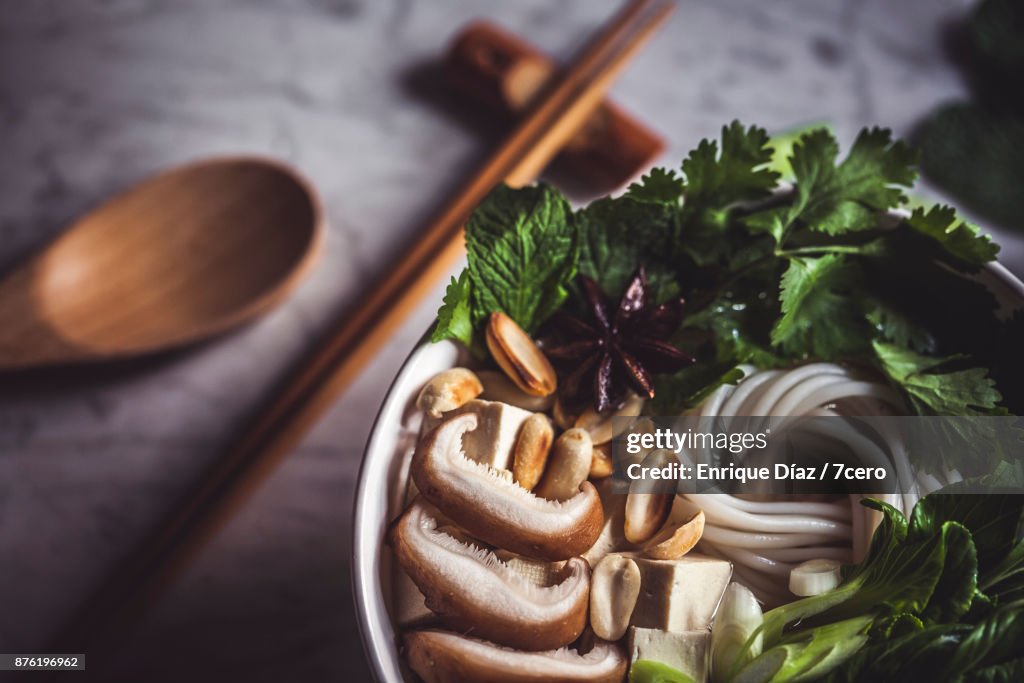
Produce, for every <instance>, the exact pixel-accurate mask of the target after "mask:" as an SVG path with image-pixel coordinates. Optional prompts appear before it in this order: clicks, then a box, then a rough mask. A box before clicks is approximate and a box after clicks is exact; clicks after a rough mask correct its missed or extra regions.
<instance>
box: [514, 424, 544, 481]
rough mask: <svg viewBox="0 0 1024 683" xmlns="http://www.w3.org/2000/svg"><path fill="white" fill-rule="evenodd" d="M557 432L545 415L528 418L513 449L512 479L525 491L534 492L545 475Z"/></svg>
mask: <svg viewBox="0 0 1024 683" xmlns="http://www.w3.org/2000/svg"><path fill="white" fill-rule="evenodd" d="M554 438H555V430H554V429H553V428H552V427H551V420H549V419H548V416H547V415H544V414H543V413H534V414H533V415H531V416H530V417H528V418H526V421H525V422H523V426H522V427H520V428H519V434H518V435H517V436H516V442H515V446H514V447H513V449H512V477H513V479H514V480H515V482H516V483H517V484H519V485H520V486H522V487H523V488H524V489H530V490H533V488H534V487H535V486H536V485H537V483H538V482H539V481H540V478H541V476H542V475H543V474H544V467H545V465H546V464H547V461H548V455H549V454H550V452H551V442H552V441H553V440H554Z"/></svg>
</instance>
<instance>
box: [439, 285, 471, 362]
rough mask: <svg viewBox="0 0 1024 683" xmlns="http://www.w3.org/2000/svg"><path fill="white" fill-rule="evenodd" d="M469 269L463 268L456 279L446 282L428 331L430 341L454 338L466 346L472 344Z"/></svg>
mask: <svg viewBox="0 0 1024 683" xmlns="http://www.w3.org/2000/svg"><path fill="white" fill-rule="evenodd" d="M470 291H471V290H470V285H469V271H468V270H463V271H462V273H461V274H460V275H459V278H458V279H457V280H456V279H455V278H452V281H451V282H450V283H449V284H448V289H446V290H445V293H444V303H443V304H441V308H440V309H439V310H438V311H437V324H436V325H434V331H433V332H431V333H430V341H432V342H439V341H442V340H444V339H455V340H457V341H460V342H462V343H463V344H465V345H466V346H467V347H468V346H472V344H473V320H472V317H471V313H470Z"/></svg>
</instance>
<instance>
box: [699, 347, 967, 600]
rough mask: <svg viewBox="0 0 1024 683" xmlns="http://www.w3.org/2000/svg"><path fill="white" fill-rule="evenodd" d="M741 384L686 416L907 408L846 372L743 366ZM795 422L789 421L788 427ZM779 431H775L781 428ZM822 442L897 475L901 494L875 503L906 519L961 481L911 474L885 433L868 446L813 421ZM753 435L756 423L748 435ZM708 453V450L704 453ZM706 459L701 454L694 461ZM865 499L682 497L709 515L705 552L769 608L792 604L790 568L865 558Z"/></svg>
mask: <svg viewBox="0 0 1024 683" xmlns="http://www.w3.org/2000/svg"><path fill="white" fill-rule="evenodd" d="M743 371H744V373H745V374H746V376H745V378H744V379H743V380H742V381H740V382H739V383H738V384H737V385H735V386H732V385H724V386H722V387H720V388H719V389H717V390H716V391H715V392H714V393H713V394H712V395H711V396H709V397H708V398H707V399H706V400H705V401H704V403H703V404H702V405H701V406H700V408H699V409H697V410H695V411H693V412H691V413H689V414H688V415H687V416H686V417H687V419H688V420H690V421H693V422H696V421H700V420H707V419H710V418H716V417H754V418H759V422H765V421H767V419H768V417H775V418H779V417H785V418H792V419H793V420H795V419H799V418H802V417H819V416H856V415H865V416H868V415H887V414H888V415H892V414H899V412H900V411H902V410H903V405H902V402H901V401H900V399H899V397H898V396H897V395H896V394H895V392H893V391H892V390H891V389H890V388H889V387H887V386H885V385H883V384H880V383H876V382H871V381H864V380H863V379H860V378H857V377H855V376H853V375H852V374H851V372H850V371H849V370H848V369H847V368H844V367H842V366H840V365H836V364H833V363H810V364H807V365H804V366H801V367H798V368H794V369H792V370H765V371H757V370H755V369H754V368H751V367H749V366H745V367H743ZM790 421H791V420H788V419H787V420H783V421H782V422H783V423H788V422H790ZM776 424H778V423H777V422H776V423H773V425H772V426H773V428H775V426H776ZM810 426H811V428H812V429H811V431H813V432H814V433H815V434H816V435H817V437H819V438H824V439H827V440H831V441H833V442H839V443H842V444H844V445H845V446H846V447H847V448H849V450H850V452H851V453H852V455H853V457H855V458H858V459H859V461H860V462H861V463H863V464H865V465H869V466H872V467H884V468H886V469H887V470H889V471H890V472H892V471H895V473H896V475H897V477H898V478H899V481H900V484H901V490H904V491H907V493H903V494H885V495H877V496H873V497H876V498H878V499H880V500H882V501H884V502H886V503H889V504H890V505H893V506H894V507H896V508H897V509H900V510H901V511H903V512H904V513H907V512H909V511H910V509H911V508H912V507H913V505H914V504H915V503H916V502H917V500H918V499H919V498H920V496H921V492H922V491H929V490H935V489H937V488H940V487H941V486H942V484H943V483H944V482H942V481H940V478H941V479H944V480H945V481H946V482H952V481H957V480H958V479H959V478H960V475H959V473H957V472H956V471H947V472H942V473H941V474H940V475H939V477H938V478H937V477H935V476H932V475H929V474H924V473H917V474H916V475H915V474H914V473H913V471H912V470H911V467H910V462H909V460H908V458H907V450H906V446H905V445H904V443H903V442H902V440H901V439H900V437H899V435H898V434H896V433H894V432H895V430H891V429H888V428H884V427H883V428H882V429H880V430H879V433H875V435H874V436H876V437H877V439H875V438H871V437H869V436H867V435H866V434H864V433H863V432H861V431H860V430H858V429H857V428H856V427H855V426H853V425H852V424H849V423H839V422H836V423H832V422H825V421H814V422H811V423H810ZM754 428H757V427H756V426H755V425H751V429H754ZM702 450H703V449H702ZM691 455H692V456H693V457H697V458H699V457H701V455H703V454H701V453H693V454H691ZM863 497H864V496H863V495H862V494H854V495H849V496H837V497H835V498H834V499H832V500H829V501H823V502H822V501H818V500H800V499H793V498H790V499H783V500H750V499H747V498H741V497H737V496H732V495H727V494H684V498H685V499H686V500H687V501H688V502H689V503H691V504H693V505H695V506H698V507H700V508H702V509H703V510H704V515H705V518H706V520H707V521H706V524H705V527H704V535H703V537H702V539H701V542H700V545H699V548H700V550H701V551H702V552H705V553H707V554H708V555H712V556H714V557H720V558H723V559H727V560H730V561H731V562H732V563H733V566H734V571H735V574H736V578H737V579H738V580H739V581H741V582H742V583H744V584H745V585H747V587H748V588H750V589H751V590H752V591H753V592H754V594H755V595H756V596H757V597H758V599H760V600H762V601H764V602H765V603H766V604H767V605H769V606H773V605H777V604H781V603H784V602H788V601H790V600H792V599H793V597H794V596H793V595H792V594H790V593H789V590H788V580H789V572H790V570H791V569H792V568H793V567H794V566H796V564H799V563H800V562H804V561H806V560H811V559H818V558H825V559H835V560H839V561H842V562H849V561H859V560H861V559H863V557H864V555H865V553H866V552H867V548H868V546H869V545H870V542H871V536H872V534H873V533H874V529H875V527H877V525H878V524H879V522H880V520H881V513H879V512H878V511H876V510H871V509H869V508H865V507H864V506H862V505H860V501H861V499H862V498H863Z"/></svg>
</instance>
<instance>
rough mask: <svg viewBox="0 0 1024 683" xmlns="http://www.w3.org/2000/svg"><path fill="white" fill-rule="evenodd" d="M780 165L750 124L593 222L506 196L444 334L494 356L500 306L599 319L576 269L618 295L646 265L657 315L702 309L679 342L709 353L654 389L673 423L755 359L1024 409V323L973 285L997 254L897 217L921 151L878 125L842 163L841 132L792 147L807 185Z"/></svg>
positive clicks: (531, 323) (450, 300) (977, 409)
mask: <svg viewBox="0 0 1024 683" xmlns="http://www.w3.org/2000/svg"><path fill="white" fill-rule="evenodd" d="M771 159H772V148H771V146H770V140H769V138H768V135H767V134H766V133H765V131H764V130H763V129H761V128H757V127H744V126H742V125H741V124H739V123H738V122H733V123H732V124H730V125H728V126H725V127H724V128H723V129H722V137H721V142H720V143H719V142H716V141H709V140H704V141H702V142H701V143H700V144H699V145H698V147H697V148H696V149H695V150H694V151H692V152H691V153H690V154H689V155H688V156H687V158H686V159H685V160H684V162H683V164H682V169H681V173H677V172H674V171H671V170H666V169H654V170H653V171H651V173H649V174H648V175H646V176H644V178H642V179H641V180H640V182H638V183H635V184H634V185H632V186H631V187H630V188H629V189H628V190H627V191H626V192H625V193H624V194H623V195H622V196H620V197H617V198H607V199H602V200H599V201H596V202H594V203H592V204H590V205H589V206H587V207H586V208H583V209H579V210H576V211H572V210H571V209H570V208H569V205H568V203H567V201H566V200H565V199H564V198H563V197H562V195H561V194H560V193H559V192H557V191H556V190H554V189H553V188H551V187H549V186H547V185H543V184H542V185H538V186H536V187H530V188H526V189H522V190H511V189H508V188H505V187H501V188H498V189H496V190H495V191H494V193H493V194H492V195H491V196H490V197H488V199H487V200H485V201H484V202H483V204H482V205H481V206H480V207H479V208H478V209H477V211H476V212H474V214H473V217H472V218H471V219H470V221H469V223H468V225H467V227H466V240H467V247H468V260H469V267H468V268H467V270H466V272H464V273H463V274H462V275H461V276H460V278H459V279H457V280H453V282H452V284H451V285H450V286H449V288H448V292H447V294H446V296H445V303H444V305H443V306H442V308H441V310H440V311H439V313H438V325H437V327H436V328H435V330H434V333H433V339H434V340H440V339H446V338H453V339H458V340H460V341H462V342H464V343H466V344H467V345H470V346H471V347H472V346H474V345H478V344H479V341H478V340H479V339H480V334H481V330H482V327H481V323H482V321H483V320H484V319H486V316H487V315H488V314H489V313H490V312H492V311H495V310H501V311H504V312H505V313H507V314H508V315H509V316H511V317H512V318H513V319H514V320H515V321H516V322H517V323H519V324H520V325H521V326H522V327H523V328H524V329H526V330H527V331H529V332H531V333H535V332H536V331H537V330H538V329H539V327H540V325H541V324H542V323H543V322H544V321H545V320H546V319H548V318H549V317H550V316H551V315H552V314H553V313H554V312H555V311H556V310H557V309H559V308H560V307H562V306H563V305H564V306H565V307H566V310H567V311H574V312H579V311H581V310H585V308H586V299H585V297H584V296H583V294H582V292H583V287H582V286H581V285H580V280H579V278H577V277H576V273H577V272H578V273H580V274H582V275H585V276H587V277H589V278H591V279H592V280H593V281H594V282H595V283H596V284H597V285H598V286H599V287H600V289H601V290H602V291H603V292H604V294H605V295H606V296H608V297H611V298H618V297H620V296H621V295H622V293H623V292H624V291H625V289H626V287H627V285H628V284H629V281H630V277H631V274H632V273H634V271H636V269H637V268H638V267H640V266H643V267H644V268H645V271H646V276H647V284H648V286H647V294H648V297H649V298H650V300H651V302H652V303H654V304H660V303H664V302H667V301H669V300H671V299H674V298H676V297H680V296H682V297H684V298H685V299H686V301H687V316H686V318H685V320H684V321H683V322H682V324H681V327H680V329H679V330H677V331H676V332H675V334H674V335H673V338H672V340H671V341H672V344H673V345H674V346H677V347H679V348H682V349H683V350H685V351H686V352H688V353H690V354H691V355H692V356H694V357H695V358H696V359H697V363H696V364H695V365H693V366H692V367H688V368H684V369H682V370H680V371H678V372H676V373H675V374H670V375H664V376H661V377H657V378H655V381H654V392H655V395H656V398H655V401H654V402H653V404H652V407H651V408H650V409H655V410H657V411H658V412H659V413H660V414H669V413H671V412H676V411H679V410H682V409H685V408H687V407H689V406H691V405H693V404H694V403H695V402H697V401H699V400H700V399H701V398H702V397H703V396H706V395H707V393H708V392H709V391H711V390H713V389H714V388H715V387H717V386H718V385H719V384H721V383H722V382H733V381H736V378H737V376H738V371H736V370H735V368H736V367H737V366H738V365H739V364H741V363H748V362H749V363H753V364H755V365H757V366H759V367H765V368H767V367H784V366H787V365H792V364H793V363H796V362H802V361H806V360H810V359H815V360H825V361H843V362H851V363H856V364H859V365H862V366H865V367H868V368H873V369H874V370H876V371H878V372H879V373H881V374H883V375H884V376H886V377H887V378H888V379H889V380H890V382H891V383H892V384H893V385H894V386H895V387H896V388H897V389H898V390H899V391H901V393H902V394H903V395H904V397H905V398H906V400H907V403H908V405H909V406H910V407H911V408H912V410H914V411H915V412H917V413H918V414H922V415H935V414H951V415H992V414H1005V413H1006V408H1009V409H1011V410H1013V411H1017V412H1019V411H1020V410H1021V409H1022V405H1024V397H1022V396H1021V395H1020V387H1019V386H1017V384H1018V383H1013V384H1008V383H1006V382H1008V381H1009V380H1010V379H1011V378H1010V377H1008V376H1007V374H1006V373H1008V372H1011V371H1012V368H1011V367H1010V366H1007V365H1005V363H1004V362H1003V363H1001V362H1000V360H999V358H998V355H997V353H996V350H995V349H996V346H997V345H999V344H1001V343H1002V344H1003V346H1005V345H1006V343H1005V342H1001V341H999V340H1004V339H1005V338H1006V337H1007V335H1006V331H1007V330H1009V329H1011V327H1012V328H1013V329H1018V330H1019V329H1020V328H1021V325H1020V322H1021V316H1020V315H1018V316H1016V317H1015V318H1012V319H1011V320H1010V321H1009V322H1008V323H1006V324H1004V323H1000V322H999V320H998V317H997V316H996V313H995V311H996V308H997V302H996V300H995V298H994V297H993V296H992V295H991V294H990V293H989V292H988V291H987V290H986V289H985V287H984V286H982V285H981V284H979V283H978V282H977V281H975V280H974V279H973V276H974V274H975V273H976V272H977V270H978V268H979V267H980V266H982V265H984V264H985V263H986V262H988V261H991V260H992V259H994V258H995V255H996V252H997V251H998V247H997V246H996V245H995V244H993V243H992V242H991V241H990V240H989V238H988V237H987V236H982V235H980V234H979V233H978V230H977V228H975V227H974V226H972V225H969V224H968V223H965V222H963V221H960V220H959V219H958V218H957V217H956V214H955V212H954V211H953V209H951V208H949V207H944V206H935V207H931V208H929V209H917V210H915V211H914V212H913V213H911V214H910V215H909V216H907V217H905V218H902V219H900V218H895V219H894V218H893V215H892V214H890V213H887V212H889V211H891V210H892V209H899V208H900V207H901V206H902V205H904V203H905V202H906V199H907V198H906V194H905V191H906V188H909V187H910V186H911V185H912V184H913V182H914V180H915V179H916V176H917V172H916V168H915V161H916V155H915V153H914V152H913V150H911V149H910V148H909V147H907V146H906V145H905V144H904V143H902V142H899V141H893V140H892V137H891V135H890V133H889V132H888V131H886V130H882V129H878V128H873V129H866V130H864V131H863V132H862V133H861V134H860V135H859V136H858V137H857V139H856V140H855V142H854V144H853V145H852V147H851V149H850V151H849V152H848V154H847V155H846V156H845V158H840V154H839V147H838V144H837V142H836V140H835V138H834V137H833V136H832V135H831V133H829V132H828V131H826V130H824V129H821V130H814V131H810V132H807V133H804V134H803V135H801V136H800V137H799V139H798V140H797V141H796V143H795V144H794V145H793V152H792V155H791V157H790V159H789V162H790V166H791V168H792V172H793V176H794V177H793V182H792V185H791V187H790V186H778V184H779V174H778V173H776V172H775V171H774V170H772V168H771V166H770V162H771ZM993 340H995V341H993ZM477 348H479V346H477ZM1008 348H1012V347H1008ZM989 368H991V369H992V371H993V373H997V371H998V373H1002V374H993V375H991V376H990V374H989ZM1000 382H1002V383H1001V384H1000V389H1002V390H1003V392H1004V394H1003V395H1001V394H1000V392H999V391H998V390H997V389H996V384H997V383H1000ZM1008 391H1016V392H1017V393H1016V394H1007V393H1006V392H1008ZM1004 406H1005V407H1004Z"/></svg>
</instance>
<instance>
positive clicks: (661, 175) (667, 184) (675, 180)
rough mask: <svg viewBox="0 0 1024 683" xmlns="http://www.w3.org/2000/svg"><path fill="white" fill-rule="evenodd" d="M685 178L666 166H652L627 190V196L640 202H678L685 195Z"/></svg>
mask: <svg viewBox="0 0 1024 683" xmlns="http://www.w3.org/2000/svg"><path fill="white" fill-rule="evenodd" d="M685 186H686V183H685V182H683V179H682V178H680V177H679V176H677V175H676V174H675V172H674V171H671V170H669V169H666V168H652V169H651V170H650V171H648V173H647V175H645V176H643V177H642V178H640V181H639V182H635V183H633V184H632V185H630V186H629V189H627V190H626V194H625V196H626V197H628V198H629V199H635V200H636V201H638V202H654V203H656V204H678V203H679V200H680V199H682V197H683V188H684V187H685Z"/></svg>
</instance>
